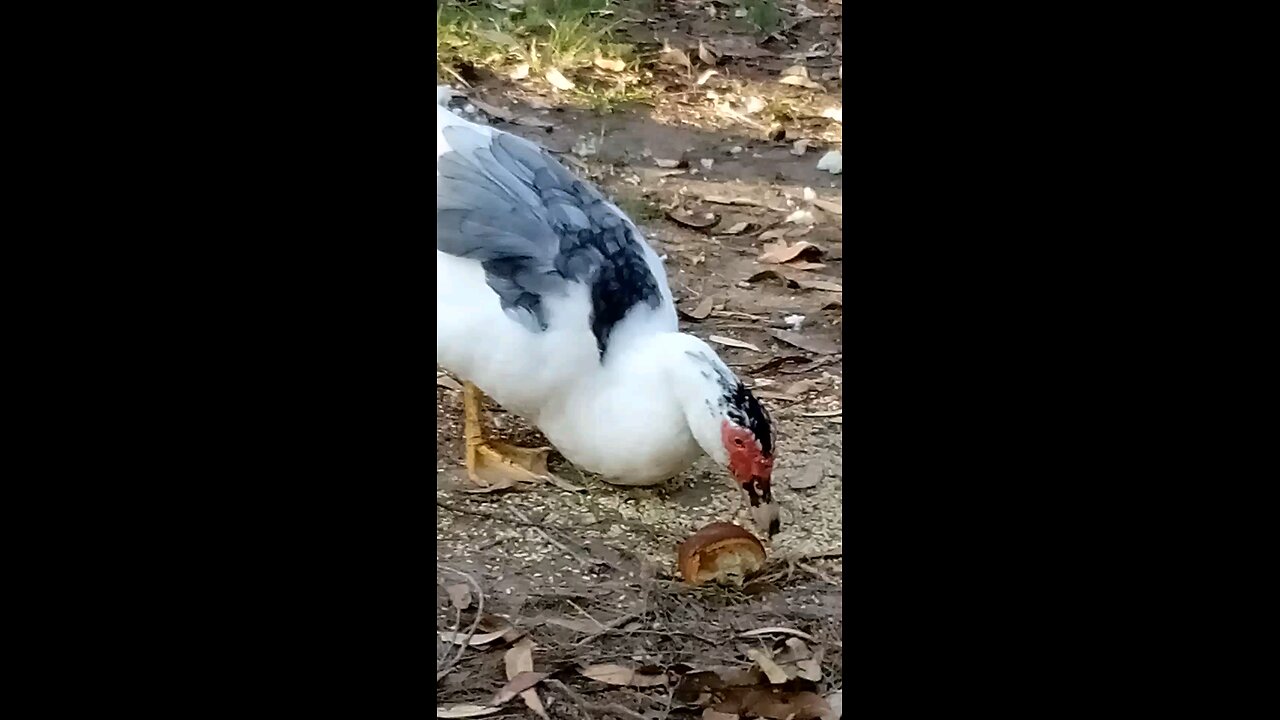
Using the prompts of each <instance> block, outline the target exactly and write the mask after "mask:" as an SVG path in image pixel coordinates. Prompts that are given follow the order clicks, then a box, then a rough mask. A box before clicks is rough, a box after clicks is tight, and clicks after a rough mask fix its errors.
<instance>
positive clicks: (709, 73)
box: [693, 70, 720, 85]
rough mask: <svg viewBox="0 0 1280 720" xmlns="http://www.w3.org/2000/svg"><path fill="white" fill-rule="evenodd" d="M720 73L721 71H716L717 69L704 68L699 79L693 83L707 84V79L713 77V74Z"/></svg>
mask: <svg viewBox="0 0 1280 720" xmlns="http://www.w3.org/2000/svg"><path fill="white" fill-rule="evenodd" d="M719 74H720V73H718V72H716V71H715V70H703V71H702V72H701V73H700V74H699V75H698V79H697V81H696V82H694V83H693V84H694V85H706V84H707V81H708V80H710V79H711V76H712V75H719Z"/></svg>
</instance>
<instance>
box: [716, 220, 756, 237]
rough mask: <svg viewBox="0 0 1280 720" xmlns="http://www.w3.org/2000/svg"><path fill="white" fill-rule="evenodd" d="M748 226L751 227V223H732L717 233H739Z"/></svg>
mask: <svg viewBox="0 0 1280 720" xmlns="http://www.w3.org/2000/svg"><path fill="white" fill-rule="evenodd" d="M749 227H751V223H748V222H739V223H734V224H733V225H730V226H729V227H727V228H725V229H724V230H721V231H720V232H719V234H720V235H741V234H742V233H743V231H745V230H746V229H747V228H749Z"/></svg>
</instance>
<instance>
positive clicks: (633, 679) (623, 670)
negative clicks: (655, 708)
mask: <svg viewBox="0 0 1280 720" xmlns="http://www.w3.org/2000/svg"><path fill="white" fill-rule="evenodd" d="M579 672H581V673H582V674H583V675H585V676H586V677H589V678H591V679H592V680H598V681H600V682H602V683H605V684H607V685H630V686H634V687H650V686H653V685H665V684H666V682H667V676H666V674H665V673H663V674H661V675H650V674H647V673H641V672H640V671H638V670H634V669H632V668H629V667H625V666H623V665H591V666H588V667H585V668H582V669H581V670H579Z"/></svg>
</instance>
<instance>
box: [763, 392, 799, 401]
mask: <svg viewBox="0 0 1280 720" xmlns="http://www.w3.org/2000/svg"><path fill="white" fill-rule="evenodd" d="M753 392H754V394H755V396H756V397H761V398H764V399H766V400H782V401H784V402H800V398H798V397H796V396H795V395H790V394H788V393H784V392H775V391H773V390H759V389H757V390H754V391H753Z"/></svg>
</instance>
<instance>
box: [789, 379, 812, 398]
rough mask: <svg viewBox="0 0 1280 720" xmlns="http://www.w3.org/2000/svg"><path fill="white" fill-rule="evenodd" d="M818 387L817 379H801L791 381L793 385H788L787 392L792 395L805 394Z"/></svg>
mask: <svg viewBox="0 0 1280 720" xmlns="http://www.w3.org/2000/svg"><path fill="white" fill-rule="evenodd" d="M817 387H818V381H817V380H800V381H798V382H794V383H791V385H790V386H788V387H787V392H789V393H791V394H792V395H803V394H805V393H807V392H809V391H811V390H814V389H816V388H817Z"/></svg>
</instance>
